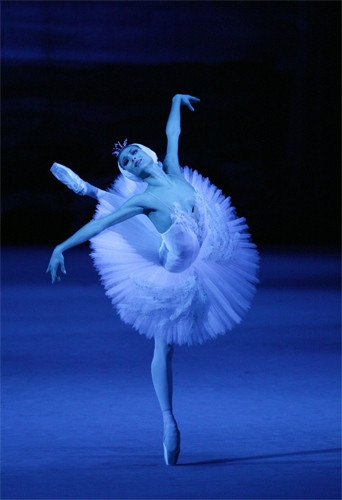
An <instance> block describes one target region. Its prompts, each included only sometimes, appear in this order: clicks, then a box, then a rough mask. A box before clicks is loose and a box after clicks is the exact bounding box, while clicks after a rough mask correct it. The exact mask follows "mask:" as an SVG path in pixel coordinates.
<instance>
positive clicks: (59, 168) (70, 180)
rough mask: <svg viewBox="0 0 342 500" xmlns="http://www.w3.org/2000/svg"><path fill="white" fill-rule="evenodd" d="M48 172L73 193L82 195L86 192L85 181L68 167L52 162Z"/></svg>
mask: <svg viewBox="0 0 342 500" xmlns="http://www.w3.org/2000/svg"><path fill="white" fill-rule="evenodd" d="M50 172H51V173H52V174H53V175H54V176H55V177H56V178H57V179H58V180H59V181H61V182H63V184H65V185H66V186H67V187H68V188H69V189H71V190H72V191H74V193H76V194H79V195H81V196H84V195H85V194H86V193H87V187H86V184H85V182H84V181H83V180H82V179H81V178H80V177H79V176H78V175H77V174H75V172H73V171H72V170H71V169H70V168H68V167H65V166H64V165H61V164H60V163H54V164H53V165H52V167H51V168H50Z"/></svg>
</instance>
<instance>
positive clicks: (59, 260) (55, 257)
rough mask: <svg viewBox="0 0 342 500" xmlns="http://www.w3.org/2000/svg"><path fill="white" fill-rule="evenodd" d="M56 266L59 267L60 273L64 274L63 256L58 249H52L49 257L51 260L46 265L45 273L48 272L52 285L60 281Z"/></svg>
mask: <svg viewBox="0 0 342 500" xmlns="http://www.w3.org/2000/svg"><path fill="white" fill-rule="evenodd" d="M58 266H61V271H62V273H64V274H66V270H65V266H64V256H63V254H62V252H61V251H59V250H58V247H56V248H55V249H54V251H53V252H52V255H51V259H50V262H49V265H48V268H47V270H46V272H47V273H48V272H49V271H50V273H51V279H52V283H54V282H55V281H56V279H57V281H61V277H60V276H59V275H58V274H57V272H58Z"/></svg>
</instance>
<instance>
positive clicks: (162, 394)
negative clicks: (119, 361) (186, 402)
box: [151, 339, 180, 465]
mask: <svg viewBox="0 0 342 500" xmlns="http://www.w3.org/2000/svg"><path fill="white" fill-rule="evenodd" d="M172 357H173V345H170V344H168V343H167V342H166V341H164V340H160V339H155V345H154V354H153V360H152V364H151V373H152V380H153V385H154V389H155V391H156V394H157V398H158V401H159V404H160V408H161V410H162V412H163V420H164V440H163V444H164V458H165V462H166V464H167V465H176V463H177V459H178V455H179V451H180V432H179V429H178V427H177V422H176V420H175V418H174V416H173V413H172V393H173V383H172V382H173V380H172Z"/></svg>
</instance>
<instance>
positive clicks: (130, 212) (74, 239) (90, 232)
mask: <svg viewBox="0 0 342 500" xmlns="http://www.w3.org/2000/svg"><path fill="white" fill-rule="evenodd" d="M144 209H145V204H144V197H143V196H142V195H136V196H133V197H132V198H130V199H129V200H127V201H126V202H125V203H124V204H123V205H122V206H121V207H120V208H119V209H118V210H116V211H115V212H113V213H112V214H110V215H107V216H106V217H102V218H101V219H96V220H92V221H90V222H88V224H86V225H85V226H83V227H82V228H81V229H79V230H78V231H77V232H76V233H74V234H73V235H72V236H71V237H70V238H68V239H67V240H65V241H64V242H63V243H61V244H60V245H57V246H56V248H55V249H54V251H53V252H52V256H51V259H50V262H49V265H48V268H47V270H46V272H49V271H50V273H51V278H52V283H54V282H55V281H56V279H57V280H58V281H59V280H60V278H59V276H58V275H57V271H58V266H61V271H62V272H63V273H66V271H65V266H64V257H63V252H65V250H68V249H69V248H72V247H75V246H77V245H81V243H84V242H85V241H87V240H90V239H91V238H93V237H94V236H96V235H97V234H99V233H101V231H104V230H105V229H107V228H108V227H110V226H114V225H115V224H118V223H119V222H123V221H124V220H127V219H130V218H131V217H135V216H136V215H139V214H142V213H143V212H144Z"/></svg>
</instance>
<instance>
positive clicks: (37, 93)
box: [1, 1, 341, 245]
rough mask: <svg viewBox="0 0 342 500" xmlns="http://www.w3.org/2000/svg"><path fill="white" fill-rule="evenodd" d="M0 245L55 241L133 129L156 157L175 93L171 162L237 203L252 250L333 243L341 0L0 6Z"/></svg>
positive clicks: (84, 213)
mask: <svg viewBox="0 0 342 500" xmlns="http://www.w3.org/2000/svg"><path fill="white" fill-rule="evenodd" d="M1 11H2V12H1V14H2V21H1V22H2V74H1V79H2V228H3V229H2V242H3V243H5V244H57V243H59V242H61V241H62V240H63V239H65V238H66V237H68V236H69V235H70V234H71V232H73V231H75V230H76V229H78V228H79V227H80V226H81V225H83V224H85V223H86V222H87V221H89V220H90V218H91V217H92V213H93V208H94V202H93V200H91V199H88V198H79V197H77V196H76V195H74V194H73V193H72V192H69V191H68V190H67V188H65V187H64V186H63V185H61V184H60V183H59V182H58V181H57V180H56V179H55V178H54V177H53V176H52V175H51V174H50V172H49V168H50V166H51V164H52V163H53V162H54V161H57V162H59V163H63V164H65V165H67V166H69V167H70V168H72V169H73V170H75V171H76V172H77V173H78V174H79V175H80V176H81V177H83V178H84V179H85V180H88V181H90V182H93V183H95V184H96V185H98V186H99V187H102V188H105V187H107V186H109V185H110V184H111V183H112V182H113V180H114V179H115V177H116V175H117V174H118V171H117V168H116V161H115V159H114V157H113V156H112V155H111V152H112V146H113V143H114V142H116V141H118V140H120V141H123V140H124V139H125V138H126V137H128V140H129V141H130V142H133V141H134V142H141V143H144V144H146V145H148V146H150V147H151V148H153V149H154V150H155V151H156V152H157V154H158V156H159V157H160V159H163V155H164V154H165V147H166V137H165V132H164V131H165V124H166V120H167V116H168V112H169V109H170V104H171V98H172V96H173V95H174V94H175V93H189V94H192V95H194V96H196V97H199V98H200V99H201V103H200V104H198V105H197V106H196V112H195V113H190V112H189V111H188V110H187V109H186V108H182V134H181V138H180V163H181V164H182V165H185V164H187V165H189V166H190V167H191V168H194V169H197V170H198V171H199V172H201V173H202V174H203V175H204V176H208V177H209V178H210V180H211V182H213V183H214V184H216V185H218V186H219V187H220V188H221V189H222V190H223V192H224V194H226V195H230V196H231V197H232V202H233V205H234V206H236V208H237V214H238V215H239V216H241V215H243V216H245V217H246V218H247V220H248V224H249V226H250V230H251V232H252V234H253V239H254V241H255V242H256V243H272V244H273V243H276V244H279V243H280V244H325V245H338V244H339V242H340V135H341V130H340V71H341V64H340V60H341V53H340V52H341V51H340V17H341V4H340V2H335V1H322V2H319V1H318V2H316V1H313V2H300V1H293V2H287V1H286V2H262V1H260V2H259V1H254V2H240V1H237V2H234V1H232V2H186V1H184V2H158V1H156V2H144V1H142V2H111V1H108V2H84V1H83V2H58V1H57V2H49V1H44V2H26V1H25V2H20V1H19V2H6V1H3V2H1Z"/></svg>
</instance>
